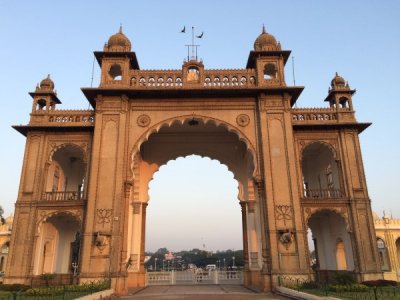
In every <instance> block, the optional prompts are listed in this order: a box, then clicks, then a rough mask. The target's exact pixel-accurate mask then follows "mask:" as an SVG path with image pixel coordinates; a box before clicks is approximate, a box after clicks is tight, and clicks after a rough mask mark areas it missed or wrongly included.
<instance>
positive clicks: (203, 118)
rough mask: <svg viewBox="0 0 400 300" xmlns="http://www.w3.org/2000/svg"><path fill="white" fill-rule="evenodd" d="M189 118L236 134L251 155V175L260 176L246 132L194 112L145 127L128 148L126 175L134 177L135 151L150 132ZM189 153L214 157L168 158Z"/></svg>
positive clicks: (252, 146)
mask: <svg viewBox="0 0 400 300" xmlns="http://www.w3.org/2000/svg"><path fill="white" fill-rule="evenodd" d="M190 120H196V121H199V122H202V124H204V125H206V124H208V123H210V124H214V125H215V127H219V126H222V127H224V128H225V129H226V130H227V132H230V133H233V134H235V135H236V136H237V138H238V140H239V141H241V142H243V143H244V144H245V145H246V150H247V151H248V152H249V153H250V154H251V156H252V160H253V166H254V169H253V177H254V178H259V177H260V171H259V170H260V169H259V164H258V155H257V151H256V147H255V146H254V145H253V143H252V142H251V141H250V139H249V138H248V137H247V136H246V134H245V133H243V131H242V130H240V129H239V128H238V127H236V126H234V125H232V124H230V123H227V122H225V121H222V120H219V119H216V118H211V117H207V116H202V115H194V114H191V115H182V116H179V117H172V118H168V119H165V120H163V121H161V122H159V123H157V124H155V125H153V126H152V127H150V128H149V129H147V130H146V131H145V132H144V133H143V134H142V135H141V136H140V137H139V138H138V139H137V141H136V142H135V144H134V145H133V147H132V149H131V150H130V158H131V165H130V174H129V175H128V176H130V178H131V179H134V178H135V172H134V160H135V155H136V153H138V152H140V147H141V146H142V144H144V143H145V142H146V141H148V140H149V138H150V136H151V135H152V134H155V133H158V132H159V131H160V130H161V129H162V128H164V127H171V126H173V125H174V124H179V125H183V124H184V123H185V122H186V121H190ZM190 154H198V155H200V156H209V157H210V158H212V159H213V158H214V157H212V155H209V154H201V153H187V154H186V155H185V154H179V155H176V157H173V158H172V157H171V158H170V159H176V158H177V157H179V156H183V157H184V156H187V155H190ZM217 159H218V160H219V161H222V160H223V159H222V158H217ZM223 163H224V164H226V163H225V162H223ZM226 165H227V164H226ZM228 168H229V167H228ZM233 173H234V172H233ZM131 179H129V180H131Z"/></svg>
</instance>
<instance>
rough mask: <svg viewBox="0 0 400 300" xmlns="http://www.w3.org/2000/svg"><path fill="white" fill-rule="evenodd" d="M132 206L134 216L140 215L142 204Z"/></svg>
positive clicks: (137, 203) (136, 203)
mask: <svg viewBox="0 0 400 300" xmlns="http://www.w3.org/2000/svg"><path fill="white" fill-rule="evenodd" d="M132 206H133V214H134V215H139V214H140V208H141V207H142V203H140V202H135V203H132Z"/></svg>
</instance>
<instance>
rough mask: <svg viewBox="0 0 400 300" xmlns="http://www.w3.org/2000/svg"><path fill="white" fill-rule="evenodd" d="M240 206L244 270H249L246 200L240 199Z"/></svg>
mask: <svg viewBox="0 0 400 300" xmlns="http://www.w3.org/2000/svg"><path fill="white" fill-rule="evenodd" d="M239 204H240V207H241V209H242V228H243V262H244V270H245V271H248V270H249V247H248V244H249V242H248V236H247V214H246V202H245V201H240V202H239Z"/></svg>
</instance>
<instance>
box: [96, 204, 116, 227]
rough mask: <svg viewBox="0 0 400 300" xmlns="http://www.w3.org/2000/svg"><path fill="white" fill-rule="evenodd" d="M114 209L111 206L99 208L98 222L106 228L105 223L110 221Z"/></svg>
mask: <svg viewBox="0 0 400 300" xmlns="http://www.w3.org/2000/svg"><path fill="white" fill-rule="evenodd" d="M112 211H113V210H112V209H109V208H98V209H97V210H96V216H97V224H101V225H102V226H103V228H104V225H105V224H108V223H110V222H111V216H112Z"/></svg>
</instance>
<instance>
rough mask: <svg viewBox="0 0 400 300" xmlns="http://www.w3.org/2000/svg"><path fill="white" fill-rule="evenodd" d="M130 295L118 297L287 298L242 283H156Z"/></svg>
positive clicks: (135, 299)
mask: <svg viewBox="0 0 400 300" xmlns="http://www.w3.org/2000/svg"><path fill="white" fill-rule="evenodd" d="M131 293H132V295H128V296H123V297H121V298H120V299H124V300H128V299H132V300H144V299H151V300H153V299H154V300H160V299H163V300H165V299H179V300H181V299H190V300H217V299H218V300H247V299H249V300H264V299H271V300H283V299H288V298H285V297H281V296H278V295H274V294H272V293H256V292H254V291H252V290H249V289H247V288H245V287H244V286H242V285H179V286H178V285H158V286H149V287H146V288H144V289H141V290H132V291H131Z"/></svg>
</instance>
